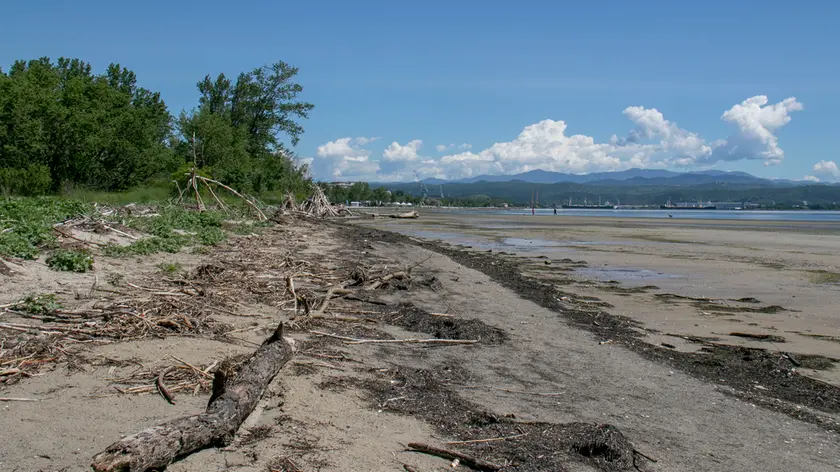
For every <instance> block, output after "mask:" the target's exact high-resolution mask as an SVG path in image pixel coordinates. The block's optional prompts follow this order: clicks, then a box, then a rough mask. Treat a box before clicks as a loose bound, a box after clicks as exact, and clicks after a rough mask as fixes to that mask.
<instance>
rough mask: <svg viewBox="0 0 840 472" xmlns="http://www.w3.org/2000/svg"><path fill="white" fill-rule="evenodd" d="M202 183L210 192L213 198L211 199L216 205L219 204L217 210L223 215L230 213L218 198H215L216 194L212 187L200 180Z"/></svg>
mask: <svg viewBox="0 0 840 472" xmlns="http://www.w3.org/2000/svg"><path fill="white" fill-rule="evenodd" d="M202 182H204V185H205V186H206V187H207V190H209V191H210V195H212V196H213V198H214V199H215V200H216V203H218V204H219V208H221V209H222V210H224V212H225V213H230V211H229V210H228V207H227V206H226V205H225V204H224V203H223V202H222V201H221V200H220V199H219V197H217V196H216V192H214V191H213V187H211V186H210V184H208V183H207V182H205V181H203V180H202Z"/></svg>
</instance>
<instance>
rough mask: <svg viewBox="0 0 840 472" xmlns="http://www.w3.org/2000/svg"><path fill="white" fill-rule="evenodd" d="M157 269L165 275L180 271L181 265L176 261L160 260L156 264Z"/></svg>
mask: <svg viewBox="0 0 840 472" xmlns="http://www.w3.org/2000/svg"><path fill="white" fill-rule="evenodd" d="M158 269H160V271H161V272H162V273H164V274H166V275H173V274H177V273H178V272H181V270H183V267H181V264H179V263H177V262H161V263H160V264H158Z"/></svg>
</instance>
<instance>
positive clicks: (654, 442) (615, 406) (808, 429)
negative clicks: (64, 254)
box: [0, 212, 840, 472]
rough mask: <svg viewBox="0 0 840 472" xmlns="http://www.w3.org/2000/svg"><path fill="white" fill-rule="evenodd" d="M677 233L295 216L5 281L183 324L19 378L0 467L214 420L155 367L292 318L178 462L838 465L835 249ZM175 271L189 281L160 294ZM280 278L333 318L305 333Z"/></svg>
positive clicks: (73, 308) (207, 355) (197, 394)
mask: <svg viewBox="0 0 840 472" xmlns="http://www.w3.org/2000/svg"><path fill="white" fill-rule="evenodd" d="M658 224H661V222H657V225H658ZM680 224H684V225H685V226H680ZM691 224H695V223H693V222H692V223H691ZM687 225H688V223H684V222H679V223H677V222H675V223H671V224H669V226H667V227H664V228H663V227H660V226H653V225H652V224H651V225H648V222H628V221H622V222H616V221H607V222H603V221H593V220H588V219H559V218H558V219H551V218H540V219H526V218H522V217H517V218H507V217H501V218H499V217H493V218H490V219H486V220H484V221H481V222H478V221H477V220H470V219H468V218H464V217H463V216H455V215H434V214H429V213H425V212H424V213H423V214H422V215H421V217H420V218H419V219H418V220H391V219H371V220H365V219H358V220H348V221H342V222H338V223H323V222H313V221H306V220H294V219H286V220H282V221H281V222H279V223H277V224H276V225H274V226H272V227H271V228H268V229H267V230H266V231H265V232H264V233H263V234H261V235H256V234H255V235H248V236H239V237H234V238H232V239H231V240H230V241H228V242H226V243H223V244H220V245H219V246H217V247H216V248H214V249H213V250H212V251H211V252H209V253H206V254H186V253H185V254H176V255H170V254H159V255H155V256H153V257H148V258H143V259H128V260H126V259H108V258H101V259H98V262H97V266H96V269H95V271H94V272H93V273H88V274H76V275H73V276H69V275H61V276H55V275H54V273H52V272H48V271H47V270H46V269H45V267H42V266H43V264H42V263H41V262H37V261H36V262H25V263H21V264H10V265H9V267H11V269H12V272H11V273H10V274H5V275H2V276H0V277H3V279H2V283H3V288H4V290H3V294H2V297H3V298H2V300H0V305H3V304H9V303H12V302H14V300H15V299H17V298H19V297H20V296H21V295H22V294H23V293H28V292H29V291H33V290H37V291H39V292H53V293H56V294H57V295H58V297H59V298H60V299H61V301H62V302H63V304H64V306H65V310H67V311H69V312H72V313H82V312H92V311H95V310H96V309H98V308H96V307H99V306H103V305H106V304H107V302H108V300H115V299H117V298H119V297H125V296H129V295H130V296H131V297H138V299H139V298H142V299H143V300H148V301H144V302H143V303H157V304H163V305H155V306H170V305H171V306H175V307H176V308H177V309H175V310H174V311H173V312H172V313H173V314H172V315H170V318H171V317H172V316H180V315H181V314H185V315H187V316H188V320H193V321H188V322H183V323H182V327H181V331H178V330H175V331H171V332H167V331H165V330H160V329H157V328H155V330H154V331H152V333H154V334H153V335H149V336H145V335H144V336H136V338H135V339H131V340H124V341H120V340H107V342H105V340H102V339H99V338H96V339H94V340H93V341H92V342H90V343H85V344H81V345H79V344H78V343H77V344H74V345H72V346H71V345H69V344H65V345H63V346H64V347H63V349H64V348H66V349H70V350H68V351H67V352H68V353H69V354H68V355H67V356H59V355H58V354H60V351H56V355H54V356H52V357H44V359H45V360H44V361H43V363H42V364H39V365H37V366H34V365H31V364H27V365H22V364H21V363H20V362H21V361H19V360H18V361H16V362H17V364H15V365H20V366H21V367H20V368H21V369H22V370H27V371H28V376H24V377H19V378H16V380H15V381H14V382H7V383H5V384H3V385H2V386H0V389H2V390H0V396H3V397H7V398H26V399H31V400H36V401H20V402H18V401H10V402H4V403H3V404H2V405H0V407H2V408H3V415H4V425H9V426H7V427H4V428H2V431H0V444H2V446H0V469H2V470H20V471H24V470H45V471H46V470H50V471H51V470H68V471H75V470H89V467H90V464H91V461H92V458H93V457H94V455H96V454H97V453H99V452H101V451H103V450H104V449H105V448H107V447H108V446H109V445H110V444H112V443H114V442H115V441H119V440H120V439H121V438H122V437H124V436H126V435H130V434H132V433H135V432H137V431H139V430H141V429H143V428H147V427H150V426H154V425H157V424H161V423H163V422H165V421H169V420H172V419H173V418H177V417H179V416H182V415H190V414H194V413H196V412H199V411H202V410H203V408H204V407H205V405H206V404H207V399H208V396H209V394H210V392H209V389H208V388H207V386H206V383H207V382H208V381H207V380H206V379H204V380H202V377H205V376H204V375H202V374H197V375H198V377H195V378H197V379H198V380H190V382H195V384H194V385H195V390H193V389H192V387H193V384H190V388H189V389H181V390H178V391H176V392H175V399H174V400H175V402H174V404H170V403H168V402H167V401H166V400H165V399H164V398H162V396H161V395H160V394H159V393H158V392H157V391H156V390H155V388H154V385H155V383H154V382H155V378H157V375H158V374H159V372H162V371H163V370H165V368H166V366H174V367H177V368H180V369H183V370H184V371H190V369H189V368H188V366H196V367H197V368H198V369H199V370H202V369H207V372H210V373H209V374H207V375H208V376H212V372H213V370H212V369H213V366H214V365H218V363H220V362H223V361H225V359H228V358H232V359H241V358H242V356H247V355H248V354H250V353H252V352H254V349H256V347H257V346H258V345H259V344H260V343H261V342H262V341H263V340H264V339H265V338H266V337H267V336H268V334H269V333H270V332H271V331H272V330H273V329H274V327H276V326H277V324H278V323H281V322H282V323H285V324H287V330H286V332H285V333H286V334H285V335H286V336H287V337H288V338H289V339H291V340H293V341H294V349H295V352H294V356H293V358H292V360H291V361H290V362H289V363H288V364H287V365H286V366H285V367H283V369H282V370H281V371H280V374H279V375H278V376H277V377H276V378H275V379H274V381H273V382H271V384H270V385H269V386H268V388H267V391H266V392H265V394H264V395H263V397H262V398H261V400H260V401H259V403H258V405H257V408H256V409H255V411H254V412H253V413H252V414H251V415H250V416H249V417H248V418H247V420H246V421H245V423H244V424H243V426H242V428H240V429H239V431H238V432H237V434H236V436H235V437H234V438H233V440H232V442H230V443H228V444H220V445H216V446H214V447H209V448H205V449H203V450H201V451H198V452H196V453H192V454H189V455H187V456H186V457H182V458H179V460H178V461H177V462H175V463H174V464H172V465H171V466H169V467H168V468H167V470H171V471H176V472H183V471H208V470H236V471H248V472H256V471H266V470H268V471H315V470H320V471H368V470H383V471H384V470H400V469H404V467H405V466H406V465H407V466H408V467H409V468H408V469H404V470H418V471H441V470H451V463H452V460H451V459H441V458H437V457H433V456H431V455H427V454H418V453H417V452H407V451H406V449H407V445H408V444H409V443H418V442H419V443H427V444H431V445H435V446H438V447H443V448H448V449H453V450H458V451H461V452H462V453H464V454H467V455H469V456H471V457H476V458H480V459H482V460H484V461H487V462H490V463H492V464H495V465H497V466H498V467H499V468H500V470H508V471H559V470H568V471H599V470H600V471H613V470H646V471H681V470H704V471H729V470H763V471H780V472H781V471H789V470H809V471H823V470H825V471H828V470H836V468H837V467H838V466H840V452H838V451H840V448H838V447H837V444H838V441H840V439H839V437H838V433H840V422H839V420H840V389H838V388H837V387H835V386H833V385H831V384H829V383H825V382H824V381H822V380H819V379H823V380H825V381H833V380H832V379H834V378H836V377H835V376H836V362H834V361H832V358H836V357H838V355H837V351H836V350H834V349H836V346H837V343H836V342H832V341H831V340H829V339H828V338H817V337H815V336H809V335H808V334H811V333H813V334H818V335H820V336H825V337H827V336H836V335H837V326H838V325H837V319H836V318H834V317H833V316H832V313H831V310H830V307H831V304H832V301H833V300H834V298H833V297H835V295H834V294H833V290H834V289H836V287H832V286H831V285H830V284H829V283H827V282H828V281H829V280H827V279H828V278H829V276H827V275H825V274H830V273H832V271H834V270H836V269H837V266H836V262H837V260H836V259H832V258H833V257H835V256H834V255H832V254H831V251H832V248H833V247H837V245H836V241H837V239H836V238H837V237H838V236H836V235H835V234H834V233H833V230H830V229H820V230H819V231H818V232H817V231H814V230H811V231H810V232H809V231H804V232H797V231H792V230H788V229H785V230H772V231H771V230H770V229H761V230H756V229H744V228H738V227H733V228H720V227H710V228H702V229H698V228H695V227H690V226H687ZM377 228H383V229H387V230H389V231H380V230H378V229H377ZM433 239H434V240H435V241H432V240H433ZM437 240H444V241H446V242H445V243H440V242H436V241H437ZM794 242H795V243H796V244H795V246H794V245H793V243H794ZM456 245H465V246H471V247H460V246H456ZM753 248H756V249H753ZM491 251H492V252H491ZM689 256H690V257H689ZM172 260H177V261H179V263H181V264H182V265H183V267H184V273H183V274H182V275H180V276H177V277H176V276H171V277H161V275H160V272H159V269H157V266H158V264H160V263H161V262H165V261H172ZM781 264H784V268H779V266H780V265H781ZM634 271H635V272H634ZM639 271H642V272H639ZM644 271H649V272H644ZM820 271H825V272H820ZM654 272H655V273H656V274H653V273H654ZM115 273H118V274H122V275H123V279H120V278H118V277H114V276H113V274H115ZM657 274H659V275H657ZM287 276H293V277H294V279H295V287H296V291H297V293H298V295H302V296H303V297H304V298H305V299H306V300H308V301H306V302H303V301H301V300H303V299H302V298H297V300H298V301H299V303H300V304H304V303H306V304H310V303H311V304H312V306H313V307H317V308H316V310H318V313H320V314H321V315H322V316H321V315H319V316H318V317H309V318H306V317H300V316H298V317H296V316H295V313H296V310H295V308H294V307H293V304H292V303H291V302H292V300H294V299H295V298H292V297H290V294H289V289H288V283H287V282H286V281H285V277H287ZM818 276H819V277H818ZM350 282H352V283H350ZM615 282H617V283H615ZM127 283H131V284H132V285H133V286H136V287H137V288H134V287H132V285H127ZM345 283H346V285H343V286H346V287H348V290H347V295H341V296H337V297H335V298H334V299H332V300H330V301H329V303H328V304H325V303H324V300H325V298H329V296H328V295H326V294H327V293H329V291H330V289H329V287H333V286H336V285H338V284H345ZM654 286H655V287H656V288H653V287H654ZM780 287H781V288H780ZM785 287H788V288H785ZM113 292H119V293H122V294H123V295H116V294H115V293H113ZM342 293H344V292H342ZM794 295H795V296H794ZM679 297H683V298H679ZM688 297H691V298H688ZM748 298H750V299H749V300H748ZM751 298H754V299H755V300H752V299H751ZM809 298H813V299H815V300H816V301H815V302H814V303H810V302H809ZM120 299H122V298H120ZM736 300H740V301H736ZM123 303H124V304H126V306H129V305H130V304H128V302H123ZM144 306H146V305H144ZM773 306H779V307H781V308H769V307H773ZM178 307H180V308H178ZM201 307H210V308H213V309H214V310H213V311H208V310H207V309H205V308H201ZM199 308H201V310H199ZM747 309H749V310H747ZM196 310H199V311H196ZM704 311H705V312H707V313H710V314H709V315H706V314H704V313H703V312H704ZM2 316H3V319H2V321H3V322H4V323H6V324H7V325H8V326H11V327H19V326H24V325H27V326H30V325H31V326H37V324H36V321H34V320H33V319H31V318H20V317H18V316H17V315H16V314H15V313H10V312H5V313H3V315H2ZM730 318H732V319H738V320H740V322H737V321H731V320H729V319H730ZM171 319H173V320H174V319H177V320H182V319H181V318H171ZM199 322H200V324H201V325H202V326H205V327H207V328H206V329H204V330H187V329H186V328H185V327H184V325H185V324H187V323H189V324H190V325H191V326H192V325H196V326H197V325H199ZM47 323H50V324H51V325H53V324H55V320H51V321H49V322H47ZM179 323H180V321H179ZM751 323H755V324H754V325H753V324H751ZM85 326H92V325H84V324H82V325H81V327H80V328H78V329H79V330H82V329H87V328H85ZM211 328H212V329H211ZM18 329H22V328H18ZM32 329H34V328H32ZM832 329H833V330H834V331H832ZM736 330H737V331H744V332H750V333H754V334H764V333H766V334H772V335H773V336H779V337H783V338H784V342H783V341H782V340H781V339H779V338H772V341H770V342H768V341H767V340H765V341H757V340H749V339H743V338H739V337H733V336H730V334H729V333H731V332H735V331H736ZM794 331H796V333H794ZM15 333H17V332H11V334H10V332H7V331H4V332H3V334H4V336H6V339H7V340H9V339H13V338H14V336H16V334H15ZM713 338H715V339H717V340H715V339H713ZM436 339H438V340H446V341H447V343H445V344H439V345H436V344H427V343H423V342H407V340H421V341H422V340H436ZM450 342H451V343H450ZM752 347H757V348H760V349H752ZM237 356H239V357H237ZM53 357H55V358H57V360H48V359H52V358H53ZM10 366H11V364H10ZM7 367H8V366H7ZM202 372H203V370H202ZM803 373H804V374H807V375H802V374H803ZM191 378H192V377H191ZM169 382H170V385H176V384H175V383H174V382H175V381H174V380H171V381H169ZM202 382H204V384H202ZM202 385H204V387H202ZM593 441H594V442H593ZM596 443H597V444H600V446H598V447H595V444H596ZM459 469H462V470H467V469H466V468H465V466H464V465H461V466H460V467H459Z"/></svg>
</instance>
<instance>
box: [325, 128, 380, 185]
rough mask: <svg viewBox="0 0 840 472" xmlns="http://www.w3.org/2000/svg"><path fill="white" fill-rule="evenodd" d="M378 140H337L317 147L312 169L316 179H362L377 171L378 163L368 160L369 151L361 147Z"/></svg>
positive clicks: (359, 138) (363, 138)
mask: <svg viewBox="0 0 840 472" xmlns="http://www.w3.org/2000/svg"><path fill="white" fill-rule="evenodd" d="M376 139H378V138H365V137H358V138H349V137H348V138H339V139H336V140H335V141H330V142H328V143H326V144H323V145H321V146H318V150H317V153H316V154H317V156H318V159H314V160H313V161H312V169H313V172H314V174H315V176H316V177H318V178H328V177H327V176H329V178H334V179H362V178H367V176H370V175H374V174H376V172H378V171H379V163H378V162H376V161H371V160H370V154H371V152H370V150H368V149H364V148H363V147H362V146H364V145H366V144H369V143H371V142H373V141H376Z"/></svg>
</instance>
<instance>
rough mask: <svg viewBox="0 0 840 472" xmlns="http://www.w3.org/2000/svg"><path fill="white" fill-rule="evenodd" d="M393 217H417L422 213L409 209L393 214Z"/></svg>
mask: <svg viewBox="0 0 840 472" xmlns="http://www.w3.org/2000/svg"><path fill="white" fill-rule="evenodd" d="M391 218H407V219H416V218H420V213H418V212H417V211H408V212H405V213H397V214H395V215H391Z"/></svg>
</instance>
